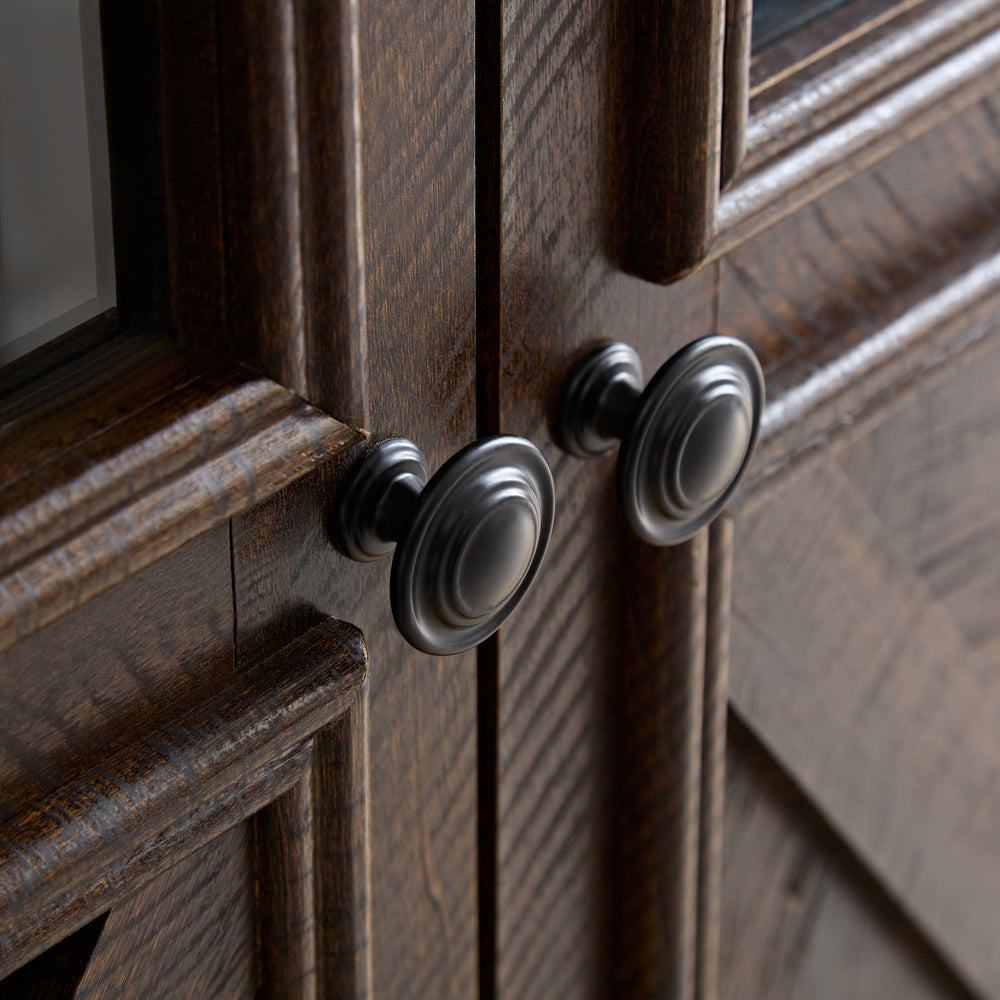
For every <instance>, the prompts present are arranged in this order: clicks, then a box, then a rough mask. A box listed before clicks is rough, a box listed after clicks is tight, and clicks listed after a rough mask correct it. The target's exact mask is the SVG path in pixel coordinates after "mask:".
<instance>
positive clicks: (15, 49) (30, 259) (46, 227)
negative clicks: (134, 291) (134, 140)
mask: <svg viewBox="0 0 1000 1000" xmlns="http://www.w3.org/2000/svg"><path fill="white" fill-rule="evenodd" d="M114 301H115V287H114V260H113V256H112V245H111V196H110V182H109V175H108V150H107V135H106V127H105V121H104V81H103V76H102V72H101V50H100V30H99V23H98V0H0V363H4V362H7V361H11V360H13V359H14V358H16V357H19V356H20V355H22V354H25V353H27V352H28V351H30V350H32V349H33V348H35V347H37V346H38V345H39V344H41V343H44V342H45V341H47V340H51V339H53V338H54V337H57V336H58V335H59V334H61V333H65V332H66V331H67V330H69V329H70V328H71V327H73V326H76V325H77V324H78V323H81V322H83V320H85V319H89V318H90V317H91V316H95V315H96V314H97V313H99V312H102V311H103V310H104V309H107V308H108V307H109V306H112V305H114Z"/></svg>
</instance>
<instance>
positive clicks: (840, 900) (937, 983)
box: [719, 720, 972, 1000]
mask: <svg viewBox="0 0 1000 1000" xmlns="http://www.w3.org/2000/svg"><path fill="white" fill-rule="evenodd" d="M728 748H729V749H728V753H727V765H726V827H725V842H726V852H725V857H726V864H725V870H724V876H723V879H722V886H723V900H722V903H723V905H722V924H721V939H722V945H723V947H722V952H721V962H720V968H719V974H720V980H721V983H720V990H721V992H720V994H719V995H720V996H721V997H723V998H724V1000H747V998H749V997H752V998H762V997H774V998H778V997H780V998H782V1000H840V998H842V997H854V998H857V1000H885V998H887V997H893V998H896V997H899V998H903V997H906V998H908V1000H909V998H912V1000H925V998H926V1000H931V998H937V1000H944V998H949V1000H971V998H972V994H971V993H969V992H968V990H967V989H965V988H964V987H963V986H962V984H961V983H960V982H958V981H957V980H956V979H955V977H954V976H953V975H952V973H951V972H950V970H949V969H948V968H947V967H946V966H945V965H944V964H943V963H942V962H941V961H940V960H939V959H938V958H937V956H936V955H935V954H934V952H933V950H932V949H931V948H930V947H929V946H928V945H927V942H926V941H925V940H923V939H922V938H921V936H920V935H919V934H918V933H917V932H915V931H914V929H913V927H912V925H911V924H910V923H909V922H908V921H907V919H906V917H905V916H904V914H902V913H901V912H900V910H899V909H898V907H896V906H895V905H894V904H893V902H892V901H891V900H890V899H889V898H888V897H887V896H886V895H885V894H884V893H883V892H882V891H881V890H880V889H879V887H878V886H877V885H875V884H874V883H873V882H872V881H871V878H870V876H869V873H868V871H867V870H866V868H865V866H864V865H863V864H862V863H860V862H859V861H858V859H857V858H856V857H854V856H852V854H851V853H850V851H849V850H846V849H845V848H844V846H843V844H842V843H841V842H840V841H839V840H838V838H837V836H836V835H835V834H834V833H833V832H832V831H831V830H830V828H829V826H828V825H827V824H826V823H825V822H824V821H823V819H822V817H821V816H820V815H818V814H817V813H816V811H815V810H814V809H813V808H812V807H811V805H810V804H809V802H808V801H807V800H806V799H805V798H804V797H803V796H802V794H801V792H800V790H799V789H797V788H796V787H795V785H794V784H793V782H791V781H790V780H789V779H788V776H787V775H786V774H785V773H783V771H782V769H781V767H780V766H778V765H777V764H776V763H775V762H774V760H773V759H771V758H769V757H768V755H767V753H766V752H765V751H764V750H763V748H762V747H761V746H760V744H759V743H757V741H756V740H755V739H754V738H753V736H752V735H751V734H750V733H749V732H748V731H747V730H746V729H745V728H744V727H743V726H741V725H740V724H739V722H738V721H737V720H733V723H732V724H731V725H730V732H729V740H728Z"/></svg>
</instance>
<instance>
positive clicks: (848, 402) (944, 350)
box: [734, 247, 1000, 508]
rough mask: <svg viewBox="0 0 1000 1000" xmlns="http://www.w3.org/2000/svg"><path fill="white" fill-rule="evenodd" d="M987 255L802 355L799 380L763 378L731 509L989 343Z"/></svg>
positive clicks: (996, 275)
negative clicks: (751, 448) (753, 445)
mask: <svg viewBox="0 0 1000 1000" xmlns="http://www.w3.org/2000/svg"><path fill="white" fill-rule="evenodd" d="M992 251H993V252H988V253H986V254H983V255H982V256H980V257H979V258H978V259H974V260H972V261H971V262H970V261H969V260H965V261H963V262H960V263H961V264H963V265H964V266H962V267H961V268H958V267H956V268H955V271H958V275H957V277H953V280H951V281H950V282H948V283H946V284H944V285H943V286H939V287H938V288H937V289H936V290H934V291H933V292H932V293H931V294H929V295H925V296H924V297H922V298H919V299H917V300H915V301H914V300H911V302H910V303H909V304H908V305H907V306H906V307H905V308H904V310H903V311H902V312H901V313H900V314H899V315H898V316H897V317H895V318H894V319H892V320H891V321H890V322H888V323H887V324H886V325H885V326H884V327H882V329H881V330H879V331H877V332H876V333H874V334H873V335H872V336H870V337H867V338H865V339H863V340H862V341H861V342H860V343H849V344H846V345H845V347H844V349H843V351H842V352H841V353H839V354H837V353H836V352H835V350H834V349H827V351H826V353H825V355H824V356H823V357H822V358H815V359H808V358H805V359H802V360H804V361H805V362H806V364H804V365H798V366H796V368H797V370H799V371H803V370H809V371H810V374H808V375H807V376H806V377H805V378H803V379H802V380H801V381H798V382H797V383H795V384H792V385H789V386H783V387H781V388H780V389H779V390H778V392H775V391H774V389H775V387H774V385H773V383H771V382H769V384H768V390H769V393H770V394H771V395H770V398H769V401H768V404H767V407H766V409H765V411H764V417H763V420H762V425H761V438H760V445H759V447H758V450H757V454H756V456H755V458H754V463H753V466H752V467H751V470H750V474H749V476H748V478H747V480H746V481H745V483H744V485H743V487H742V488H741V491H740V494H739V495H738V498H737V504H734V507H735V506H737V505H738V506H740V507H743V506H746V507H747V508H752V507H754V506H756V505H757V504H758V503H760V502H762V501H763V500H764V499H765V498H766V497H767V495H768V494H769V493H770V491H771V490H772V489H773V488H774V487H776V486H777V485H779V484H780V483H782V482H783V481H784V479H785V477H786V476H787V475H788V474H789V473H791V472H793V471H797V470H799V469H801V468H803V467H806V466H808V464H809V463H810V460H812V459H816V458H819V457H821V456H822V455H824V454H825V453H826V452H828V451H829V450H830V449H831V448H832V447H834V446H835V445H836V444H838V443H839V442H841V441H847V440H850V439H852V438H853V437H855V436H857V435H859V434H861V433H863V432H864V431H865V430H866V429H869V428H871V427H872V426H873V425H874V424H876V423H878V422H879V421H880V420H882V419H884V418H885V417H886V416H887V415H888V414H890V413H891V412H893V411H894V410H895V409H897V408H899V407H900V406H902V405H904V404H905V403H906V401H907V399H908V398H909V395H910V394H911V393H912V391H913V390H915V389H917V388H918V387H924V386H926V384H927V382H928V380H933V379H937V378H943V377H945V376H947V374H948V373H949V372H951V371H952V370H953V369H954V368H956V367H958V366H959V365H964V364H968V363H970V362H971V361H972V360H974V359H975V358H976V357H977V356H978V352H979V350H981V349H985V348H986V347H988V346H989V342H990V338H991V336H992V335H994V334H995V333H996V331H997V329H998V325H1000V324H998V319H997V317H998V315H1000V252H997V250H996V248H995V247H994V248H992ZM831 346H832V345H825V347H826V348H831ZM810 361H811V363H810Z"/></svg>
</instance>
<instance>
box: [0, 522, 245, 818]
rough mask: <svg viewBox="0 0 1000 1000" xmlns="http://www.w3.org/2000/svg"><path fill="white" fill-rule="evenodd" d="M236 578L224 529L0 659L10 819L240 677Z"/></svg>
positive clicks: (0, 723)
mask: <svg viewBox="0 0 1000 1000" xmlns="http://www.w3.org/2000/svg"><path fill="white" fill-rule="evenodd" d="M229 575H230V574H229V530H228V526H227V525H222V526H221V527H219V528H215V529H213V530H211V531H208V532H206V533H204V534H202V535H200V536H199V537H198V538H197V539H195V540H194V541H192V542H189V543H188V544H187V545H185V546H183V547H182V548H181V549H179V550H178V551H177V552H174V553H172V554H171V555H169V556H166V557H165V558H163V559H161V560H159V561H158V562H156V563H154V564H153V565H152V566H149V567H147V568H146V569H144V570H140V571H139V572H137V573H135V574H133V575H132V576H131V577H130V578H129V579H128V580H126V581H125V582H123V583H121V584H119V585H118V586H117V587H115V588H113V589H112V590H109V591H107V592H106V593H104V594H102V595H101V596H100V597H97V598H95V599H94V600H93V601H91V602H90V603H89V604H87V605H85V606H84V607H83V608H78V609H77V610H76V611H73V612H70V613H69V614H68V615H65V616H64V617H63V618H61V619H60V620H59V621H58V622H55V623H54V624H53V625H50V626H48V627H47V628H45V629H43V630H42V631H40V632H37V633H35V634H33V635H31V636H28V637H27V638H26V639H22V640H21V641H20V642H19V643H17V644H16V645H14V646H13V647H11V648H9V649H6V650H4V652H3V653H2V654H0V683H2V685H3V691H4V705H5V707H6V709H7V710H6V711H5V712H3V713H2V714H0V820H8V819H12V818H13V817H14V816H15V815H17V814H18V813H19V812H22V811H23V810H25V809H27V808H29V807H30V806H31V804H32V803H33V802H35V801H37V800H38V799H41V798H43V797H44V796H45V795H47V794H49V793H51V792H53V791H55V789H57V788H58V787H60V786H61V785H63V784H65V783H66V782H68V781H71V780H72V779H73V778H74V777H75V776H76V775H77V774H79V773H81V772H82V771H84V770H86V769H87V768H89V767H92V766H96V765H98V764H99V763H100V761H101V760H102V759H103V758H104V757H106V756H107V754H108V747H109V746H114V745H120V744H121V743H122V742H123V741H128V740H129V739H132V738H134V735H135V732H136V729H137V727H139V726H140V725H142V724H143V722H145V723H147V724H152V723H163V724H165V723H166V722H167V721H168V718H169V712H168V711H164V707H165V706H164V705H163V704H162V699H161V698H160V696H159V692H161V691H169V692H170V693H171V695H170V699H169V701H173V702H175V703H176V702H182V701H185V700H191V701H195V700H197V699H198V698H199V697H202V696H204V695H205V694H206V693H207V692H209V691H211V690H212V689H213V688H214V687H217V686H221V685H223V684H225V683H226V682H227V681H228V680H229V679H230V678H231V677H232V672H233V650H232V643H233V638H232V637H233V607H232V593H231V584H230V582H229ZM136 609H139V610H140V612H141V613H139V614H136Z"/></svg>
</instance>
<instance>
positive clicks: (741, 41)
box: [719, 0, 753, 189]
mask: <svg viewBox="0 0 1000 1000" xmlns="http://www.w3.org/2000/svg"><path fill="white" fill-rule="evenodd" d="M752 15H753V10H752V3H751V2H750V0H726V35H725V48H724V50H723V57H724V64H723V68H722V149H721V154H720V155H721V166H720V169H719V183H720V185H721V187H722V188H723V189H725V188H727V187H728V186H729V185H730V183H732V180H733V178H734V177H735V176H736V172H737V170H739V168H740V165H741V164H742V163H743V157H744V155H745V154H746V150H747V118H748V116H749V113H750V20H751V17H752Z"/></svg>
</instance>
